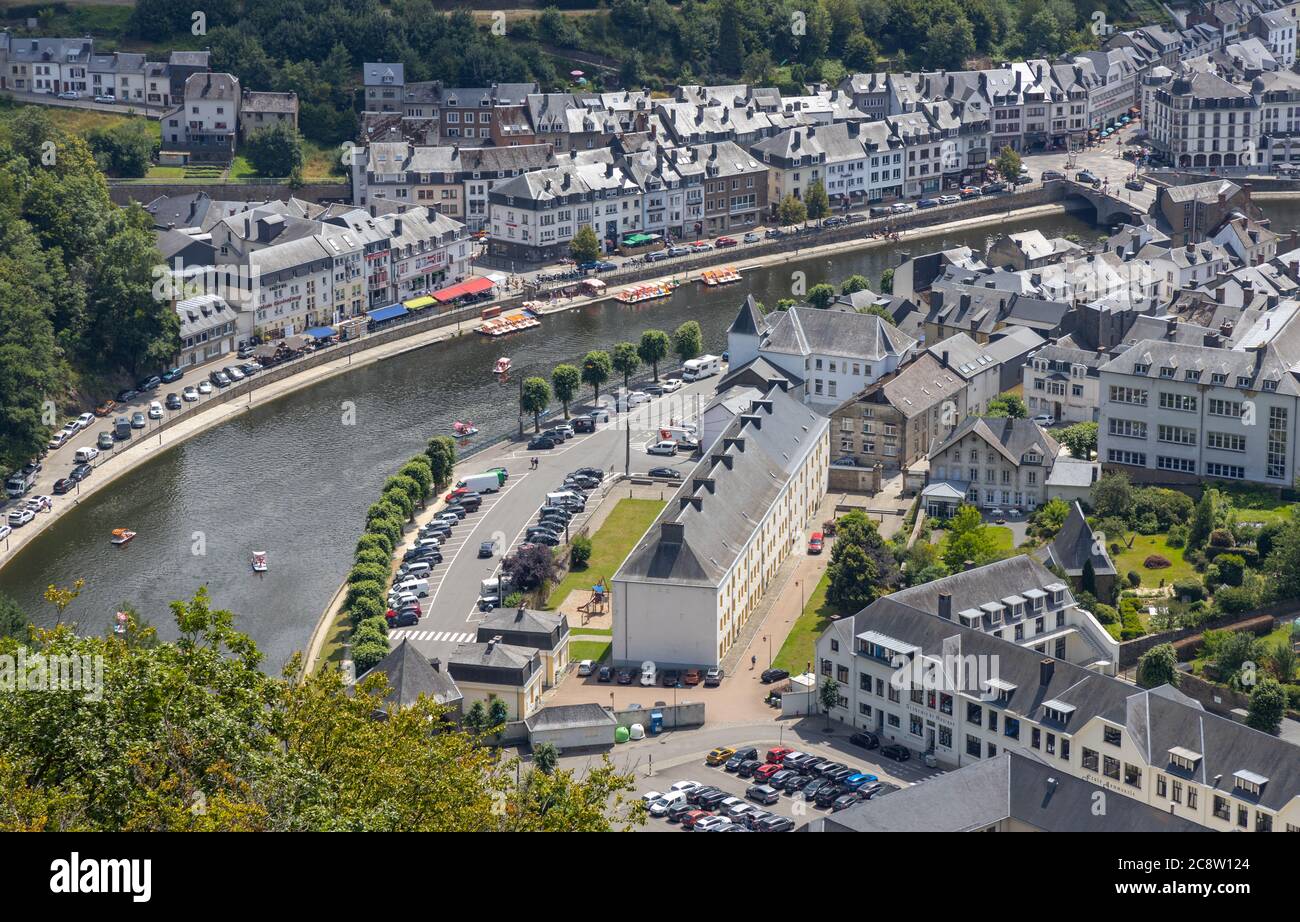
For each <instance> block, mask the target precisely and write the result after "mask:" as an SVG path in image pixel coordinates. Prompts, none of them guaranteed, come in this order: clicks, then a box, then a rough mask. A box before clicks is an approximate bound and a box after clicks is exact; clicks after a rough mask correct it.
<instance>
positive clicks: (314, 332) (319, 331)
mask: <svg viewBox="0 0 1300 922" xmlns="http://www.w3.org/2000/svg"><path fill="white" fill-rule="evenodd" d="M304 332H305V333H306V334H307V335H308V336H310V337H312V338H313V339H324V338H325V337H327V336H336V335H338V331H337V330H335V329H334V328H333V327H312V328H311V329H310V330H305V331H304Z"/></svg>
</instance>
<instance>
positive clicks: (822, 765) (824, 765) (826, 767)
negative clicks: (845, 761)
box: [809, 759, 844, 778]
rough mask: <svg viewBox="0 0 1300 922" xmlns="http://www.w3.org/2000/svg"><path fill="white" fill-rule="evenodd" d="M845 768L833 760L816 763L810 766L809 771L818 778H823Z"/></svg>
mask: <svg viewBox="0 0 1300 922" xmlns="http://www.w3.org/2000/svg"><path fill="white" fill-rule="evenodd" d="M843 767H844V766H843V765H841V764H840V763H839V762H836V761H834V760H833V759H823V760H821V761H819V762H814V763H813V764H812V765H811V766H810V768H809V770H810V771H811V772H812V773H813V774H814V775H815V776H817V777H818V778H823V777H825V776H826V773H827V772H833V771H835V769H837V768H843Z"/></svg>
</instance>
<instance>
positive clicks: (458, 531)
mask: <svg viewBox="0 0 1300 922" xmlns="http://www.w3.org/2000/svg"><path fill="white" fill-rule="evenodd" d="M717 383H718V378H717V377H713V378H707V379H705V380H704V381H700V382H696V383H694V384H688V385H685V386H683V387H682V388H681V390H679V391H677V392H676V393H675V394H667V395H664V396H662V397H658V398H656V399H654V400H652V401H650V402H649V403H647V404H642V405H640V406H638V407H636V408H634V409H633V410H632V411H631V412H630V413H621V414H620V413H615V412H614V411H613V410H612V409H611V410H610V422H608V423H604V424H600V425H599V427H598V428H597V430H596V432H594V433H590V434H585V435H576V436H574V437H573V438H571V439H569V440H567V441H566V442H564V443H563V444H562V445H559V446H557V447H556V448H553V449H551V450H549V451H529V450H528V449H527V448H525V444H526V443H523V442H508V443H505V444H503V445H500V446H497V447H495V448H493V449H491V450H489V451H485V452H483V453H481V454H478V455H475V456H474V458H473V459H472V460H471V461H468V462H462V463H461V464H460V465H458V468H459V470H460V472H461V473H460V474H459V476H460V477H463V476H465V473H466V472H468V473H473V472H475V471H477V470H487V469H489V468H492V467H496V466H503V467H505V468H506V469H507V470H509V472H510V478H509V479H508V480H507V481H506V483H505V485H504V486H503V488H502V489H501V490H500V491H498V492H496V493H487V494H484V496H483V504H482V506H480V507H479V509H478V511H477V512H472V513H469V514H468V515H466V516H465V518H464V519H462V520H461V522H460V523H459V524H458V525H456V526H455V527H454V528H453V529H452V534H451V538H450V539H449V540H448V541H447V543H446V544H444V545H443V546H442V554H443V562H442V563H440V564H438V565H437V566H435V567H434V568H433V570H432V572H431V573H430V575H429V594H428V596H427V597H425V598H422V599H420V607H421V609H422V611H423V615H422V616H421V619H420V624H419V626H418V627H409V628H398V629H395V630H393V631H390V632H389V640H390V642H391V643H392V644H394V645H396V644H397V643H398V642H399V641H401V640H403V639H406V640H408V641H410V642H411V643H413V644H414V645H415V646H416V647H417V648H418V649H419V651H420V652H421V653H422V654H424V655H426V656H441V657H445V656H446V654H447V653H448V652H450V650H453V649H455V647H456V646H457V645H458V644H461V643H466V642H468V641H472V640H473V639H474V632H475V631H476V629H477V624H478V622H479V621H481V620H482V619H483V617H484V616H483V613H482V612H480V611H479V610H478V604H477V602H478V597H479V585H480V583H481V582H482V580H484V579H487V578H489V577H491V576H495V575H498V573H499V571H500V569H501V555H502V554H503V553H506V554H508V553H510V552H511V551H513V549H514V548H515V547H517V546H518V545H519V543H520V542H521V541H522V540H523V537H524V532H525V530H526V529H527V528H528V526H529V525H531V524H532V523H533V522H534V521H535V520H536V517H537V510H538V508H540V507H541V506H542V505H543V504H544V503H545V499H546V494H547V493H550V492H553V491H556V490H559V489H561V484H563V482H564V477H565V475H566V474H567V473H569V472H570V471H573V470H576V469H577V468H580V467H595V468H600V469H601V470H604V471H607V472H611V473H613V474H621V473H622V472H623V469H624V464H625V461H626V460H627V458H628V447H629V441H630V449H631V452H630V470H631V471H632V473H637V472H642V473H644V472H645V471H647V470H649V469H650V468H652V467H671V468H674V469H676V470H680V471H682V472H683V474H684V473H685V472H686V471H688V470H689V469H690V468H691V467H692V466H693V465H694V464H695V463H696V462H695V460H694V456H693V455H691V454H688V453H685V452H681V453H679V454H677V455H676V456H675V457H662V456H655V455H648V454H646V451H645V446H646V445H647V444H652V443H653V442H655V441H658V428H657V427H658V426H660V425H667V424H668V423H669V421H670V420H676V421H677V422H681V421H683V420H686V421H690V420H694V419H695V418H696V415H697V414H698V412H699V410H700V409H702V408H703V407H704V406H705V405H707V402H708V400H709V398H710V397H711V396H712V394H713V389H714V387H715V386H716V385H717ZM602 402H605V400H604V398H602ZM610 403H612V401H610ZM573 412H574V414H575V415H577V414H579V413H581V412H582V411H581V409H579V408H574V410H573ZM545 425H546V424H545V423H544V424H543V426H545ZM629 432H630V439H629ZM533 458H537V459H538V467H537V469H536V470H532V469H531V468H530V462H531V460H532V459H533ZM620 489H622V490H624V491H626V488H625V487H617V486H615V479H614V477H613V476H607V477H606V480H605V482H604V483H603V484H602V485H601V487H600V489H599V490H597V491H593V492H592V494H591V495H590V496H589V497H588V499H587V507H586V511H585V512H584V513H582V514H581V515H578V516H575V517H574V519H573V521H572V523H570V532H571V533H572V532H573V531H575V530H576V529H578V528H581V527H582V525H583V524H584V523H585V522H586V521H587V520H588V519H589V518H590V517H591V516H592V514H593V513H594V512H595V510H596V509H597V508H598V506H599V505H600V503H601V501H602V499H603V498H604V497H605V496H606V495H607V494H608V493H610V492H611V491H613V492H615V493H617V492H618V491H619V490H620ZM674 490H676V485H675V484H672V483H665V485H664V487H663V491H664V492H665V493H666V494H671V493H672V492H673V491H674ZM616 499H617V497H611V498H610V499H609V502H614V501H616ZM441 508H443V503H442V502H441V497H440V498H439V502H437V503H431V504H430V508H429V509H427V510H425V512H424V513H423V514H421V515H420V516H419V518H418V521H419V522H420V523H421V524H422V523H423V522H426V521H428V520H429V519H430V518H432V517H433V515H434V514H436V512H438V511H439V510H440V509H441ZM416 540H417V532H416V530H415V529H412V530H411V531H410V533H408V535H407V536H406V539H405V541H404V543H403V545H402V547H400V548H399V549H398V551H397V552H396V554H395V556H396V557H397V558H398V559H400V557H401V555H402V553H404V552H405V550H406V549H407V548H409V547H412V546H414V544H415V541H416ZM484 541H494V542H495V543H496V546H497V549H498V550H497V553H496V555H495V556H493V557H492V558H491V559H488V558H480V557H479V556H478V548H479V545H480V544H481V543H482V542H484ZM610 575H612V574H610Z"/></svg>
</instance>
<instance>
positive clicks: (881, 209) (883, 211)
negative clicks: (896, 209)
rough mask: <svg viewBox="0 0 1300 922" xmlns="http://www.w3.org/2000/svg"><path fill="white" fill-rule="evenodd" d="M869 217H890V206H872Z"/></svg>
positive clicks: (869, 209)
mask: <svg viewBox="0 0 1300 922" xmlns="http://www.w3.org/2000/svg"><path fill="white" fill-rule="evenodd" d="M867 215H868V216H869V217H872V218H885V217H888V216H889V206H888V205H872V206H871V207H870V208H868V209H867Z"/></svg>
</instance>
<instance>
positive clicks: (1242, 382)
mask: <svg viewBox="0 0 1300 922" xmlns="http://www.w3.org/2000/svg"><path fill="white" fill-rule="evenodd" d="M1237 387H1250V378H1248V377H1246V376H1245V375H1237Z"/></svg>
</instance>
